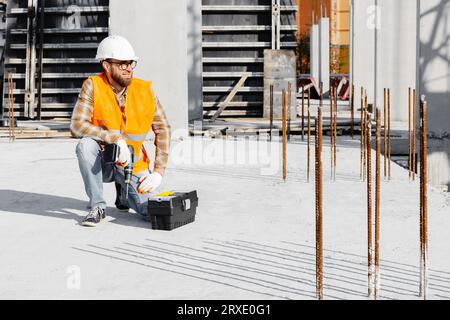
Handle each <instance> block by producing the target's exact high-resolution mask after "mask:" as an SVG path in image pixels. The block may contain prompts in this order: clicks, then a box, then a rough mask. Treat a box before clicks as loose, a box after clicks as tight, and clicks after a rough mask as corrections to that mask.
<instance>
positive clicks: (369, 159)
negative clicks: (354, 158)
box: [366, 113, 374, 297]
mask: <svg viewBox="0 0 450 320" xmlns="http://www.w3.org/2000/svg"><path fill="white" fill-rule="evenodd" d="M366 118H367V121H366V149H367V258H368V263H367V267H368V274H367V275H368V294H369V297H372V296H373V294H374V291H373V246H372V241H373V233H372V147H371V140H372V139H371V135H372V128H371V125H372V123H371V120H370V114H369V113H367V114H366Z"/></svg>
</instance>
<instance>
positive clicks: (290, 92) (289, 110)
mask: <svg viewBox="0 0 450 320" xmlns="http://www.w3.org/2000/svg"><path fill="white" fill-rule="evenodd" d="M287 99H288V104H287V105H288V111H287V113H288V114H287V139H288V141H290V140H291V112H292V110H291V108H292V87H291V83H290V82H288V92H287Z"/></svg>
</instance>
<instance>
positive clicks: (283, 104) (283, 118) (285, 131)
mask: <svg viewBox="0 0 450 320" xmlns="http://www.w3.org/2000/svg"><path fill="white" fill-rule="evenodd" d="M282 122H283V124H282V127H283V180H284V181H286V178H287V166H286V149H287V123H286V122H287V117H286V90H285V89H283V91H282Z"/></svg>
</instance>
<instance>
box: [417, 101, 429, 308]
mask: <svg viewBox="0 0 450 320" xmlns="http://www.w3.org/2000/svg"><path fill="white" fill-rule="evenodd" d="M427 112H428V105H427V102H426V101H425V96H422V98H421V102H420V118H421V121H420V122H421V129H420V136H421V138H420V141H421V146H420V154H421V156H420V169H421V170H420V171H421V172H420V185H421V195H420V199H421V201H420V204H421V206H420V218H421V219H420V231H421V232H420V233H421V237H420V240H421V241H420V249H421V250H420V290H419V294H420V296H421V297H422V298H423V299H424V300H425V299H426V298H427V291H428V290H427V289H428V194H427V192H428V190H427V179H428V175H427V170H428V169H427V166H428V164H427Z"/></svg>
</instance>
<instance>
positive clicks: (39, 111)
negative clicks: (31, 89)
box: [37, 0, 45, 120]
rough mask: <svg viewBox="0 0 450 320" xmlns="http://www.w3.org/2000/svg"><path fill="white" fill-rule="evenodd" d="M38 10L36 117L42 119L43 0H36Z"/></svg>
mask: <svg viewBox="0 0 450 320" xmlns="http://www.w3.org/2000/svg"><path fill="white" fill-rule="evenodd" d="M38 10H39V59H38V65H39V78H38V88H37V89H38V105H37V118H38V120H41V119H42V81H43V80H42V75H43V73H44V64H43V59H44V16H45V15H44V10H45V0H38Z"/></svg>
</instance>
